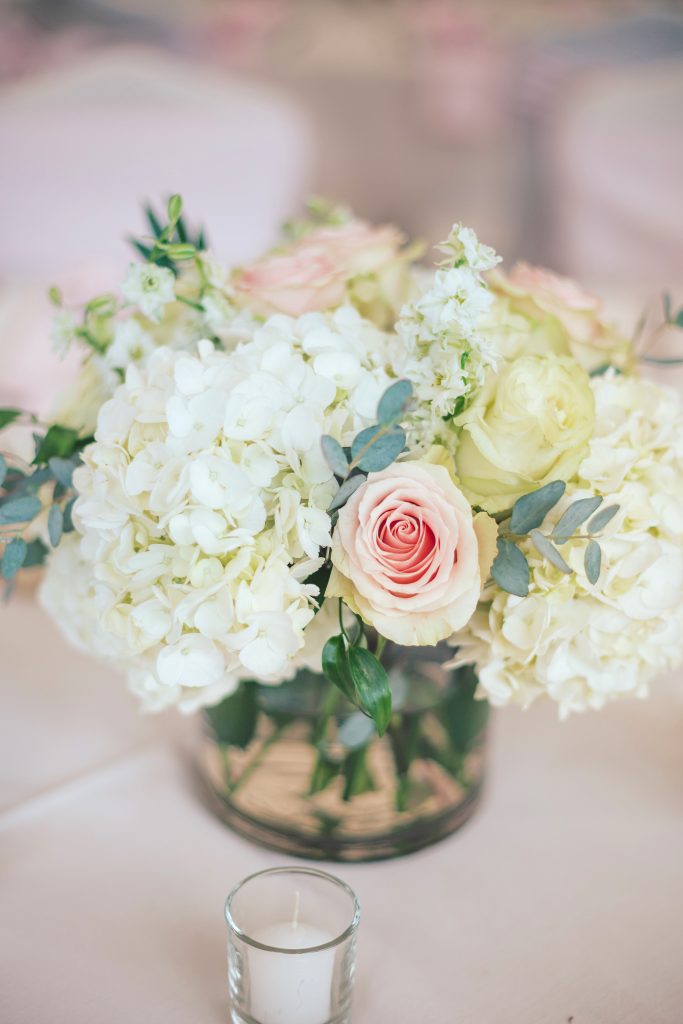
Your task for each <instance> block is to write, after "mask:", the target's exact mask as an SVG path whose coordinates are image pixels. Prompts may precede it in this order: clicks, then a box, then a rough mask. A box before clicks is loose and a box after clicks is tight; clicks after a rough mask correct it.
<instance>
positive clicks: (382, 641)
mask: <svg viewBox="0 0 683 1024" xmlns="http://www.w3.org/2000/svg"><path fill="white" fill-rule="evenodd" d="M386 645H387V638H386V637H385V636H381V635H380V634H378V635H377V646H376V647H375V657H376V658H377V660H378V661H381V660H382V655H383V654H384V648H385V647H386Z"/></svg>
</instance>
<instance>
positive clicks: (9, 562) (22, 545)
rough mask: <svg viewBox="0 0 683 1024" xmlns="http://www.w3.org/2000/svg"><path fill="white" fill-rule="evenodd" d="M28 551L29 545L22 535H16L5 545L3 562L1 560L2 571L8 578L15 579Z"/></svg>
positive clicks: (0, 567)
mask: <svg viewBox="0 0 683 1024" xmlns="http://www.w3.org/2000/svg"><path fill="white" fill-rule="evenodd" d="M27 553H28V545H27V543H26V541H25V540H22V539H21V537H15V538H14V539H13V540H11V541H10V542H9V544H6V545H5V550H4V552H3V555H2V562H0V572H2V575H3V576H4V577H5V579H6V580H11V579H14V577H15V576H16V574H17V573H18V572H19V569H21V567H22V565H23V564H24V562H25V561H26V555H27Z"/></svg>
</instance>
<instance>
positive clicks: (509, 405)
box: [455, 355, 595, 512]
mask: <svg viewBox="0 0 683 1024" xmlns="http://www.w3.org/2000/svg"><path fill="white" fill-rule="evenodd" d="M460 422H461V423H462V425H463V433H462V436H461V439H460V442H459V444H458V448H457V451H456V453H455V462H456V468H457V472H458V476H459V478H460V481H461V484H462V487H463V491H464V492H465V495H466V496H467V498H468V499H469V500H470V501H471V502H472V504H474V505H480V506H481V507H482V508H483V509H486V511H487V512H500V511H501V510H502V509H506V508H510V506H511V505H512V504H513V503H514V502H515V501H516V500H517V498H519V497H520V496H521V495H522V494H526V493H528V492H529V491H532V490H534V489H535V488H537V487H541V486H542V485H543V484H546V483H549V482H550V481H551V480H569V479H570V478H571V477H572V476H573V474H574V473H575V472H576V470H577V469H578V467H579V464H580V462H581V460H582V459H583V457H584V456H585V455H586V453H587V451H588V442H589V440H590V438H591V435H592V433H593V426H594V422H595V401H594V398H593V392H592V391H591V386H590V380H589V378H588V375H587V373H586V372H585V370H582V369H581V367H580V366H579V365H578V363H576V362H575V360H574V359H572V358H571V357H570V356H555V355H546V356H522V357H520V358H519V359H516V360H515V361H514V362H512V363H507V364H505V365H504V366H503V368H502V370H501V371H500V372H499V373H497V374H492V375H491V376H490V378H489V380H488V381H487V383H486V385H485V387H484V389H483V391H482V392H481V394H480V395H479V397H478V398H477V399H476V400H475V402H474V403H473V404H472V406H471V407H470V408H469V409H468V410H467V412H466V413H465V414H464V416H463V417H462V420H461V421H460Z"/></svg>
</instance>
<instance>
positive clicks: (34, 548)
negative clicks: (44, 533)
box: [24, 538, 49, 569]
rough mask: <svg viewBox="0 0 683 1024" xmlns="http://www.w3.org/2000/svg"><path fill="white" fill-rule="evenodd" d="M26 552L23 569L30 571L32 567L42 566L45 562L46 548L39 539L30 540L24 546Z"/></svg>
mask: <svg viewBox="0 0 683 1024" xmlns="http://www.w3.org/2000/svg"><path fill="white" fill-rule="evenodd" d="M26 547H27V552H26V558H25V559H24V569H31V568H33V566H34V565H42V564H43V562H44V561H45V559H46V557H47V553H48V550H49V549H48V548H47V547H46V546H45V544H43V542H42V540H40V538H36V540H32V541H31V542H30V543H29V544H27V545H26Z"/></svg>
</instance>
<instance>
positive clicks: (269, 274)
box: [234, 221, 411, 326]
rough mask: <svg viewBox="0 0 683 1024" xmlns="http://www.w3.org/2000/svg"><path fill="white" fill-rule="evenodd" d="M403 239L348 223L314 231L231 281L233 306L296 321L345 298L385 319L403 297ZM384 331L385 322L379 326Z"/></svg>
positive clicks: (360, 223)
mask: <svg viewBox="0 0 683 1024" xmlns="http://www.w3.org/2000/svg"><path fill="white" fill-rule="evenodd" d="M402 241H403V239H402V236H401V234H400V232H399V231H397V230H396V228H393V227H388V226H387V227H372V226H371V225H369V224H366V223H365V222H364V221H351V222H349V223H348V224H342V225H340V226H338V227H329V228H318V229H316V230H314V231H311V232H309V233H308V234H307V235H304V237H303V238H301V239H300V240H299V241H298V242H295V243H294V244H293V245H291V246H290V247H289V248H287V249H284V250H281V251H279V252H275V253H273V254H272V255H271V256H267V257H266V258H265V259H263V260H259V262H258V263H254V264H252V265H251V266H248V267H245V268H244V269H243V270H241V271H239V272H238V274H237V275H236V277H235V280H234V287H235V295H236V299H237V302H238V304H241V305H247V306H249V308H250V309H252V310H254V311H255V312H257V313H262V314H263V315H265V316H269V315H270V314H272V313H286V314H288V315H289V316H301V315H302V314H303V313H310V312H313V311H315V310H322V309H332V308H334V307H336V306H340V305H341V304H342V303H343V302H344V301H346V300H347V299H350V300H351V301H352V302H353V304H354V305H356V306H357V308H358V309H359V310H360V312H362V313H363V314H364V315H370V318H371V319H374V320H376V319H377V317H376V316H372V315H371V314H372V312H373V311H375V312H377V315H378V316H379V318H380V319H381V320H382V321H385V320H386V316H385V312H386V310H385V309H383V308H380V307H385V306H386V305H389V306H391V307H392V308H394V309H396V311H397V310H398V309H399V308H400V305H401V303H402V302H403V301H404V299H405V298H406V297H407V287H408V284H407V281H406V279H405V278H406V259H409V258H411V254H404V253H401V252H400V248H401V244H402ZM382 326H384V322H383V323H382Z"/></svg>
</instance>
